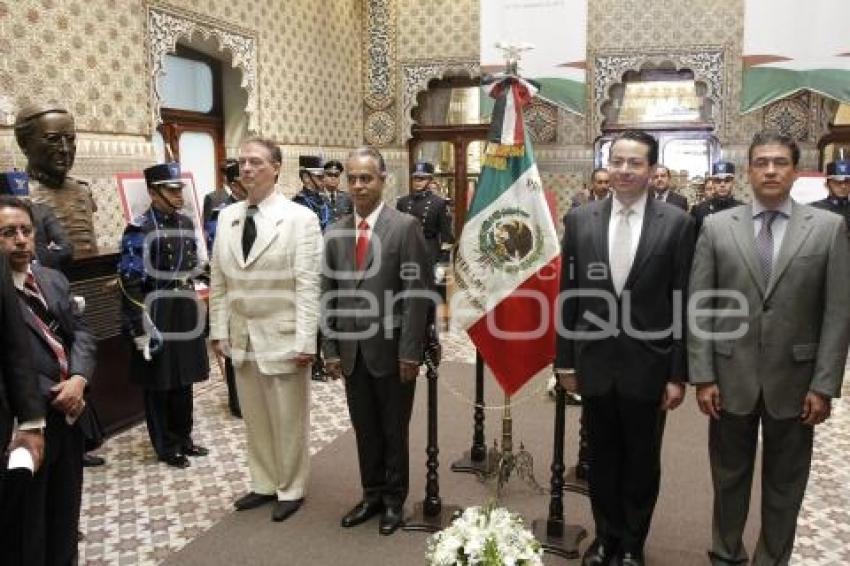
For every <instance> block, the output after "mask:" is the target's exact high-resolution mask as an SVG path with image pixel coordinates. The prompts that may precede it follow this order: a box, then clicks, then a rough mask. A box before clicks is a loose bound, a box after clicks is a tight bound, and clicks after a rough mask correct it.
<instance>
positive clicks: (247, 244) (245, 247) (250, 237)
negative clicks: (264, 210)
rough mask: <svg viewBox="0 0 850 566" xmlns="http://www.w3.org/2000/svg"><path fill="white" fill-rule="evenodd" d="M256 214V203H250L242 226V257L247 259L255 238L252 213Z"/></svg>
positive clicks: (254, 224) (255, 228) (255, 225)
mask: <svg viewBox="0 0 850 566" xmlns="http://www.w3.org/2000/svg"><path fill="white" fill-rule="evenodd" d="M255 214H257V205H256V204H252V205H250V206H249V207H248V210H246V211H245V226H244V227H243V228H242V257H243V258H245V259H246V260H247V259H248V254H250V253H251V247H252V246H253V245H254V240H256V239H257V224H256V223H255V222H254V215H255Z"/></svg>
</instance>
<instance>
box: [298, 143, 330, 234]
mask: <svg viewBox="0 0 850 566" xmlns="http://www.w3.org/2000/svg"><path fill="white" fill-rule="evenodd" d="M324 176H325V170H324V168H323V167H322V158H321V157H317V156H315V155H301V156H299V157H298V178H299V179H300V180H301V190H300V191H298V194H296V195H295V196H294V197H293V198H292V200H294V201H295V202H297V203H298V204H300V205H303V206H306V207H307V208H309V209H310V210H312V211H313V212H314V213H316V216H318V217H319V227H320V228H321V229H322V232H324V231H325V228H327V226H328V224H329V222H330V217H331V212H330V207H329V206H328V202H327V201H326V200H325V199H324V198H322V192H324Z"/></svg>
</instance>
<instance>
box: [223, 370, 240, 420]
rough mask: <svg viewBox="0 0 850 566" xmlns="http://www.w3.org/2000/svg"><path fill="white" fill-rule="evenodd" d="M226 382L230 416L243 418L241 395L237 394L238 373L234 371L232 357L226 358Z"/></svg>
mask: <svg viewBox="0 0 850 566" xmlns="http://www.w3.org/2000/svg"><path fill="white" fill-rule="evenodd" d="M224 382H225V383H226V384H227V406H228V408H229V409H230V414H231V415H233V416H236V417H239V416H242V409H241V408H240V407H239V394H238V393H237V392H236V371H234V369H233V360H232V359H231V358H230V356H225V357H224Z"/></svg>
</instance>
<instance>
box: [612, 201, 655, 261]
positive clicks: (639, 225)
mask: <svg viewBox="0 0 850 566" xmlns="http://www.w3.org/2000/svg"><path fill="white" fill-rule="evenodd" d="M646 199H647V194H646V193H645V192H644V193H643V195H641V197H640V198H639V199H638V200H637V201H635V202H634V203H632V204H631V205H630V206H629V208H630V209H631V210H632V214H631V215H630V216H629V228H631V230H632V249H631V250H629V266H631V265H632V264H633V263H634V261H635V252H637V247H638V243H639V242H640V233H641V230H643V217H644V214H645V212H646ZM623 208H625V206H624V205H623V203H621V202H620V201H619V200H618V199H617V197H616V195H615V196H614V197H613V198H612V199H611V219H610V220H609V221H608V257H609V258H611V257H612V255H613V250H614V238H615V236H616V233H617V224H618V223H619V222H620V217H621V214H620V211H621V210H623Z"/></svg>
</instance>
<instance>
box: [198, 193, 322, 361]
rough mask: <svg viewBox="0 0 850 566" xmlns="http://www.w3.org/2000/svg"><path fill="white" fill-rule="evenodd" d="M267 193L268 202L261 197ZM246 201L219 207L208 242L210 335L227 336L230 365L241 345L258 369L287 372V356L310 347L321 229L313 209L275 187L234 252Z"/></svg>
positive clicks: (242, 358)
mask: <svg viewBox="0 0 850 566" xmlns="http://www.w3.org/2000/svg"><path fill="white" fill-rule="evenodd" d="M269 199H270V200H269ZM247 207H248V203H247V202H246V201H241V202H237V203H234V204H232V205H230V206H228V207H227V208H225V209H223V210H222V211H221V213H220V214H219V219H218V234H217V236H216V240H215V245H214V246H213V256H212V265H211V278H210V339H212V340H222V339H229V340H230V346H231V349H232V358H233V365H234V366H236V367H239V366H241V365H242V363H243V362H244V361H245V357H246V351H247V349H248V346H249V343H250V348H251V350H252V351H253V354H252V355H253V356H255V359H256V361H257V365H258V367H259V370H260V371H261V372H262V373H265V374H279V373H292V372H294V371H296V365H295V363H294V362H293V361H292V358H293V356H294V355H295V354H296V353H299V352H305V353H310V354H312V353H315V352H316V331H317V329H318V326H319V269H320V265H321V255H322V234H321V231H320V230H319V221H318V219H317V218H316V215H315V214H314V213H313V212H312V211H311V210H310V209H308V208H306V207H303V206H301V205H299V204H296V203H294V202H291V201H289V200H288V199H286V198H285V197H284V196H282V195H281V194H280V193H278V192H277V191H275V192H274V193H272V194H271V195H270V196H269V197H268V199H267V201H264V202H263V203H262V205H261V208H262V210H261V212H260V213H258V214H257V216H255V217H254V218H255V221H256V223H257V239H256V241H255V242H254V245H253V246H252V248H251V253H250V254H249V256H248V258H247V260H246V259H245V258H244V257H243V254H242V231H243V228H244V222H245V212H246V209H247Z"/></svg>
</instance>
